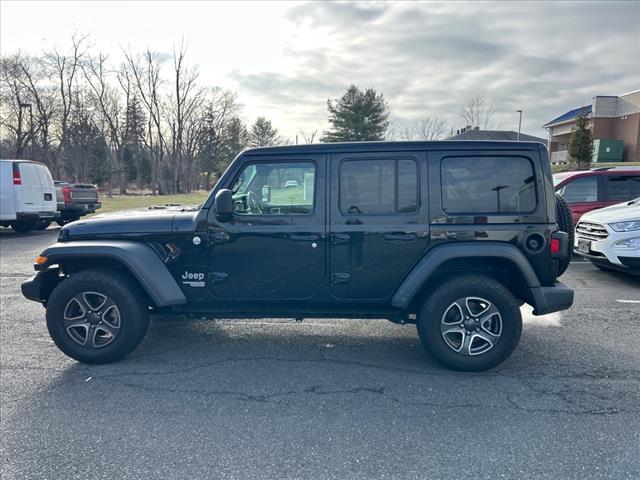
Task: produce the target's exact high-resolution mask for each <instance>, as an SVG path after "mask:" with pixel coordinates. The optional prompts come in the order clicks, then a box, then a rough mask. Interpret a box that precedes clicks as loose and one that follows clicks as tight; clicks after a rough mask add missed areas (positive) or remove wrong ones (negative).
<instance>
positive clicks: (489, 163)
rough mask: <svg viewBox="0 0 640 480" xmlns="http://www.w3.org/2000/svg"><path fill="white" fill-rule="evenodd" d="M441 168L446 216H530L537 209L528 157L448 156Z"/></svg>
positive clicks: (532, 172)
mask: <svg viewBox="0 0 640 480" xmlns="http://www.w3.org/2000/svg"><path fill="white" fill-rule="evenodd" d="M440 167H441V171H440V173H441V179H442V208H443V210H444V211H445V212H447V213H529V212H532V211H533V210H535V208H536V198H537V197H536V182H535V175H534V171H533V165H532V163H531V161H530V160H529V159H527V158H525V157H516V156H488V157H482V156H459V157H445V158H443V159H442V163H441V166H440Z"/></svg>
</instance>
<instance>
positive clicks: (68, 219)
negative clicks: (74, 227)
mask: <svg viewBox="0 0 640 480" xmlns="http://www.w3.org/2000/svg"><path fill="white" fill-rule="evenodd" d="M76 220H80V217H65V218H58V219H57V220H56V223H57V224H58V225H60V226H61V227H64V226H65V225H66V224H67V223H71V222H75V221H76Z"/></svg>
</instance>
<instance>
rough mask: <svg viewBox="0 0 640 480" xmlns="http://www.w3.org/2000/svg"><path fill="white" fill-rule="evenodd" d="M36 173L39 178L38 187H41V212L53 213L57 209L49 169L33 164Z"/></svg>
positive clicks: (54, 190)
mask: <svg viewBox="0 0 640 480" xmlns="http://www.w3.org/2000/svg"><path fill="white" fill-rule="evenodd" d="M33 165H34V166H35V167H36V171H37V172H38V177H39V178H40V185H41V187H42V199H43V200H42V210H40V211H41V212H51V213H55V211H56V210H57V208H58V205H57V202H56V189H55V187H54V186H53V178H51V172H50V171H49V169H48V168H47V167H46V166H45V165H42V164H40V163H35V164H33Z"/></svg>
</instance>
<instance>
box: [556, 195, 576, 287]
mask: <svg viewBox="0 0 640 480" xmlns="http://www.w3.org/2000/svg"><path fill="white" fill-rule="evenodd" d="M556 221H557V223H558V228H559V229H560V231H562V232H567V234H568V235H569V252H568V254H567V257H566V258H565V259H563V260H560V261H559V262H558V277H559V276H561V275H562V274H563V273H564V272H566V271H567V268H569V264H570V263H571V256H572V255H573V239H574V236H575V232H574V231H573V216H572V215H571V209H570V208H569V205H568V204H567V202H566V200H565V199H564V198H562V197H561V196H560V195H558V194H557V193H556Z"/></svg>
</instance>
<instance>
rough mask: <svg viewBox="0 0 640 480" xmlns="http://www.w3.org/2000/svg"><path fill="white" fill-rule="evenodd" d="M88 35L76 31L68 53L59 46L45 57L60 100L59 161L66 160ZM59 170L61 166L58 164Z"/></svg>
mask: <svg viewBox="0 0 640 480" xmlns="http://www.w3.org/2000/svg"><path fill="white" fill-rule="evenodd" d="M86 43H87V35H79V34H77V33H74V34H73V35H72V36H71V51H70V53H68V54H64V53H61V52H60V51H59V50H58V48H57V47H54V48H53V50H52V51H50V52H47V53H45V55H44V59H45V62H46V64H47V66H48V69H49V71H50V74H51V79H52V80H53V81H54V82H55V83H56V85H57V88H58V91H59V100H60V121H59V133H58V136H59V141H58V152H57V153H58V155H57V158H58V161H64V160H65V149H66V148H67V146H68V138H69V120H70V117H71V111H72V108H73V97H74V90H77V74H78V71H79V69H80V63H81V62H82V60H83V58H84V56H85V53H86V52H85V44H86ZM57 167H58V168H57V169H58V170H60V169H61V166H59V165H58V166H57Z"/></svg>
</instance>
